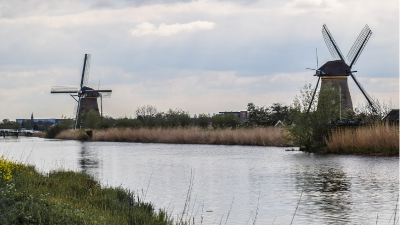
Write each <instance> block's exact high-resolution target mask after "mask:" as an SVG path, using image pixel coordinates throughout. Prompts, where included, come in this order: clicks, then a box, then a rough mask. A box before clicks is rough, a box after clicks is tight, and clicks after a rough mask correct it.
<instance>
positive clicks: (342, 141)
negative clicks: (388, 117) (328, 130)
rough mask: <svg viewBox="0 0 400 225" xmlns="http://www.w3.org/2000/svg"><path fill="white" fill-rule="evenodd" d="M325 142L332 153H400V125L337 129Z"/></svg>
mask: <svg viewBox="0 0 400 225" xmlns="http://www.w3.org/2000/svg"><path fill="white" fill-rule="evenodd" d="M325 143H326V145H327V151H328V152H330V153H345V154H384V155H396V154H397V155H398V154H399V126H389V125H385V124H379V125H375V126H370V127H357V128H344V129H337V130H336V131H334V132H333V133H332V135H331V137H330V138H328V139H326V140H325Z"/></svg>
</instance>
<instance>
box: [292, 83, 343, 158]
mask: <svg viewBox="0 0 400 225" xmlns="http://www.w3.org/2000/svg"><path fill="white" fill-rule="evenodd" d="M337 90H338V89H334V88H332V87H331V86H329V85H327V86H325V87H324V88H322V89H321V90H320V91H319V93H316V95H315V100H314V101H313V102H311V100H312V95H313V92H314V89H313V88H312V86H311V84H308V85H307V84H306V85H304V87H303V88H302V89H300V96H296V97H295V100H294V104H293V108H292V110H291V120H292V121H293V126H290V127H288V130H289V132H290V138H291V139H292V140H293V142H294V143H295V144H296V145H298V146H300V147H304V148H305V149H306V150H311V149H312V148H313V149H317V148H321V147H322V145H323V140H324V138H326V137H328V135H329V134H330V132H331V129H332V125H330V124H331V121H333V120H336V119H337V118H338V112H339V104H338V102H339V101H338V100H337V99H336V98H338V97H339V96H338V93H337V92H338V91H337ZM310 104H311V108H310V111H309V113H307V110H308V107H309V105H310ZM317 106H318V108H317Z"/></svg>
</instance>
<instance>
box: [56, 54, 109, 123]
mask: <svg viewBox="0 0 400 225" xmlns="http://www.w3.org/2000/svg"><path fill="white" fill-rule="evenodd" d="M90 58H91V57H90V54H85V59H84V61H83V70H82V76H81V82H80V86H79V87H66V86H53V87H51V92H50V93H51V94H70V95H71V97H72V98H74V99H75V101H76V102H77V103H78V107H77V108H76V115H75V125H74V129H76V128H77V127H78V125H79V127H80V124H78V120H79V118H80V116H81V115H82V114H84V113H86V112H89V111H90V110H95V111H97V112H99V106H98V104H97V98H100V101H101V108H100V109H101V111H100V115H101V116H103V98H108V97H111V93H112V90H94V89H93V88H91V87H88V86H87V83H88V79H89V71H90ZM75 97H77V98H78V99H76V98H75Z"/></svg>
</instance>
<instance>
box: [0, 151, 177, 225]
mask: <svg viewBox="0 0 400 225" xmlns="http://www.w3.org/2000/svg"><path fill="white" fill-rule="evenodd" d="M0 224H172V221H171V220H169V219H168V216H167V214H166V213H165V212H164V211H158V212H156V211H155V210H154V206H153V205H152V204H150V203H145V202H142V201H141V200H140V198H139V196H137V195H135V194H134V193H132V192H130V191H127V190H125V189H122V188H109V187H101V186H100V184H99V183H98V182H97V181H96V180H94V179H93V178H92V177H90V176H89V175H86V174H83V173H79V172H72V171H53V172H50V173H48V174H46V175H43V174H41V173H38V172H37V171H36V170H35V168H34V167H33V166H26V165H24V164H21V163H17V162H12V161H9V160H7V159H4V157H1V158H0Z"/></svg>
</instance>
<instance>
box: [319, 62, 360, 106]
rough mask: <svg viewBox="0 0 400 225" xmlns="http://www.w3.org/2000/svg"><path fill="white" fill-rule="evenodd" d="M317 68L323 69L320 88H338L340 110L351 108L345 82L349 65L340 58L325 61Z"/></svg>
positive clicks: (347, 86)
mask: <svg viewBox="0 0 400 225" xmlns="http://www.w3.org/2000/svg"><path fill="white" fill-rule="evenodd" d="M319 69H320V70H322V71H324V74H322V75H321V88H327V87H332V88H337V89H339V90H340V94H341V106H342V110H343V111H344V110H346V109H351V110H352V109H353V102H352V101H351V95H350V91H349V85H348V82H347V80H348V79H347V78H348V76H349V74H348V73H347V72H346V71H350V67H349V66H348V65H347V64H346V63H345V62H343V61H342V60H334V61H329V62H327V63H325V64H324V65H323V66H321V67H320V68H319Z"/></svg>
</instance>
